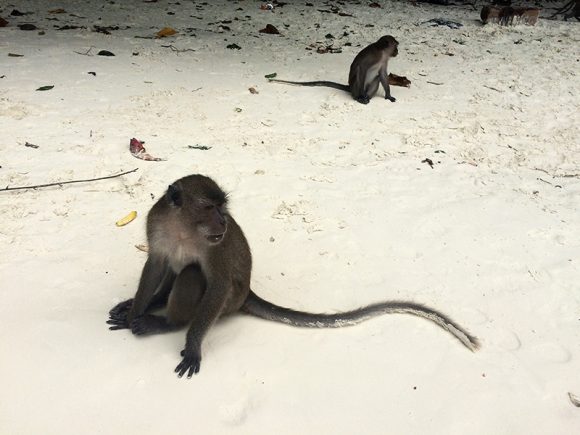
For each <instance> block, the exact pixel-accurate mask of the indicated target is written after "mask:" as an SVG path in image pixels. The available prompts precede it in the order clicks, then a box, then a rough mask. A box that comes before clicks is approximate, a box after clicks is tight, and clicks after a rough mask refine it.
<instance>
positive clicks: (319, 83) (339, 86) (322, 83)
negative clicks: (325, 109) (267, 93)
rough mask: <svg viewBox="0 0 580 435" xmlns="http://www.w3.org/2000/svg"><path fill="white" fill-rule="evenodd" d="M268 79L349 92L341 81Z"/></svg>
mask: <svg viewBox="0 0 580 435" xmlns="http://www.w3.org/2000/svg"><path fill="white" fill-rule="evenodd" d="M268 80H269V81H271V82H276V83H286V84H288V85H296V86H325V87H327V88H334V89H339V90H341V91H346V92H350V88H349V87H348V85H343V84H341V83H336V82H329V81H326V80H317V81H314V82H292V81H289V80H278V79H268Z"/></svg>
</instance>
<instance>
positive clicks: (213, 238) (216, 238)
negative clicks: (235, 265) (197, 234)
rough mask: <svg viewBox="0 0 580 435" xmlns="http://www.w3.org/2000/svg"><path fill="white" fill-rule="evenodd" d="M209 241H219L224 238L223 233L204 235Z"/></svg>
mask: <svg viewBox="0 0 580 435" xmlns="http://www.w3.org/2000/svg"><path fill="white" fill-rule="evenodd" d="M206 238H207V240H209V241H210V242H211V243H219V242H221V240H222V239H223V238H224V235H223V234H214V235H211V236H207V237H206Z"/></svg>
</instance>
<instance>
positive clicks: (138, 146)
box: [129, 138, 165, 162]
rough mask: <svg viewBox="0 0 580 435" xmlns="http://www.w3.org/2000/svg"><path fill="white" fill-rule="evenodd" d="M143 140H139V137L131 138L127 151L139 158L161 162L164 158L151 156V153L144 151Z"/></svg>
mask: <svg viewBox="0 0 580 435" xmlns="http://www.w3.org/2000/svg"><path fill="white" fill-rule="evenodd" d="M144 143H145V142H142V141H140V140H139V139H135V138H133V139H131V140H130V141H129V151H131V154H132V155H133V157H136V158H138V159H141V160H147V161H150V162H161V161H163V160H165V159H161V158H159V157H153V156H152V155H151V154H149V153H147V152H146V151H145V147H144V146H143V144H144Z"/></svg>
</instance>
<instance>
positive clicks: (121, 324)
mask: <svg viewBox="0 0 580 435" xmlns="http://www.w3.org/2000/svg"><path fill="white" fill-rule="evenodd" d="M132 306H133V299H127V300H126V301H123V302H121V303H119V304H117V305H115V306H114V307H113V308H111V311H109V320H107V324H109V325H111V326H109V329H110V330H111V331H116V330H118V329H128V328H129V319H128V316H129V311H131V307H132Z"/></svg>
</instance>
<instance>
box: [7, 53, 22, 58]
mask: <svg viewBox="0 0 580 435" xmlns="http://www.w3.org/2000/svg"><path fill="white" fill-rule="evenodd" d="M8 57H24V55H23V54H17V53H8Z"/></svg>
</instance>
